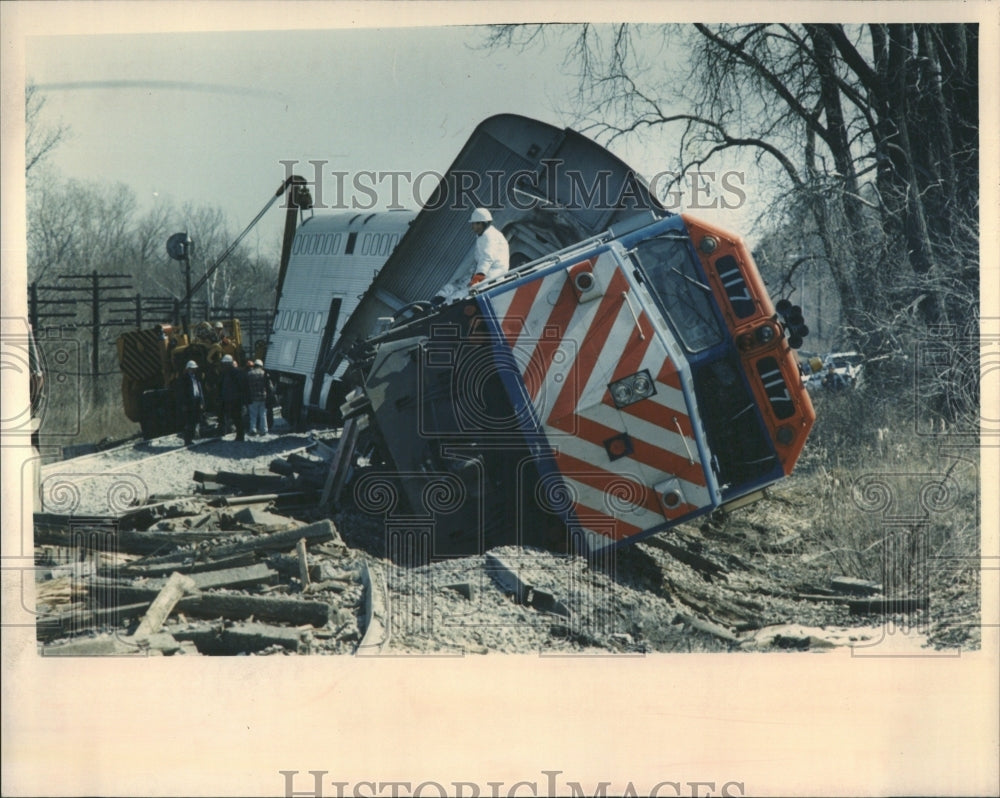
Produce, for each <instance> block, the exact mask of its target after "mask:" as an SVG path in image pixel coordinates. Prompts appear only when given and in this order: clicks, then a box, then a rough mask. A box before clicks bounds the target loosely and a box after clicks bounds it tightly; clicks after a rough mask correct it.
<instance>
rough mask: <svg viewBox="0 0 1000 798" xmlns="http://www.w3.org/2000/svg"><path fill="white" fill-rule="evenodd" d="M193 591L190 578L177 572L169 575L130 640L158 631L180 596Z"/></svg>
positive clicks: (193, 585) (193, 584) (193, 586)
mask: <svg viewBox="0 0 1000 798" xmlns="http://www.w3.org/2000/svg"><path fill="white" fill-rule="evenodd" d="M194 590H196V588H195V583H194V580H193V579H192V578H191V577H190V576H185V575H184V574H182V573H180V572H178V571H175V572H174V573H173V574H171V575H170V578H169V579H168V580H167V583H166V584H165V585H164V586H163V589H162V590H161V591H160V592H159V593H158V594H157V596H156V598H155V599H153V603H152V604H150V605H149V609H148V610H146V614H145V615H143V616H142V620H141V621H140V622H139V628H138V629H136V630H135V631H134V632H133V633H132V638H133V639H136V640H139V639H142V638H144V637H149V636H150V635H151V634H155V633H156V632H158V631H160V627H161V626H163V622H164V621H165V620H166V619H167V616H168V615H170V613H171V612H172V611H173V609H174V606H175V605H176V604H177V602H178V601H180V599H181V596H183V595H184V594H185V593H191V592H193V591H194Z"/></svg>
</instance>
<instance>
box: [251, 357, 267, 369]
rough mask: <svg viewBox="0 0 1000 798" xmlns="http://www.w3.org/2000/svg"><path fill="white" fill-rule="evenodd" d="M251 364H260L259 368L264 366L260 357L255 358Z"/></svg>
mask: <svg viewBox="0 0 1000 798" xmlns="http://www.w3.org/2000/svg"><path fill="white" fill-rule="evenodd" d="M253 364H254V365H255V366H260V367H261V368H264V361H263V360H260V359H258V360H255V361H254V362H253Z"/></svg>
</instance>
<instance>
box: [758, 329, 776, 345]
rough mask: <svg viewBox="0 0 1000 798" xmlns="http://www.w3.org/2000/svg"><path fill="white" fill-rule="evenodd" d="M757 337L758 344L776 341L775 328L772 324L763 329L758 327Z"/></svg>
mask: <svg viewBox="0 0 1000 798" xmlns="http://www.w3.org/2000/svg"><path fill="white" fill-rule="evenodd" d="M754 334H755V335H756V337H757V343H760V344H767V343H770V342H771V341H773V340H774V335H775V333H774V327H772V326H771V325H770V324H765V325H764V326H763V327H758V328H757V330H756V332H755V333H754Z"/></svg>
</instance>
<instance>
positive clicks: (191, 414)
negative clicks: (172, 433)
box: [177, 360, 205, 446]
mask: <svg viewBox="0 0 1000 798" xmlns="http://www.w3.org/2000/svg"><path fill="white" fill-rule="evenodd" d="M177 411H178V415H179V417H180V422H181V434H182V435H183V436H184V443H185V445H187V446H190V445H191V442H192V441H193V440H194V435H195V431H196V430H197V429H198V424H200V423H201V414H202V413H203V412H204V411H205V389H204V388H203V387H202V384H201V380H200V379H199V378H198V364H197V363H195V362H194V361H193V360H189V361H188V362H187V365H186V366H185V367H184V373H183V374H181V376H180V377H179V378H178V380H177Z"/></svg>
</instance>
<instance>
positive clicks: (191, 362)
mask: <svg viewBox="0 0 1000 798" xmlns="http://www.w3.org/2000/svg"><path fill="white" fill-rule="evenodd" d="M184 368H186V369H196V368H198V364H197V363H195V362H194V361H193V360H189V361H188V364H187V365H186V366H185V367H184Z"/></svg>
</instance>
